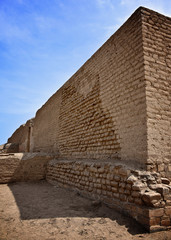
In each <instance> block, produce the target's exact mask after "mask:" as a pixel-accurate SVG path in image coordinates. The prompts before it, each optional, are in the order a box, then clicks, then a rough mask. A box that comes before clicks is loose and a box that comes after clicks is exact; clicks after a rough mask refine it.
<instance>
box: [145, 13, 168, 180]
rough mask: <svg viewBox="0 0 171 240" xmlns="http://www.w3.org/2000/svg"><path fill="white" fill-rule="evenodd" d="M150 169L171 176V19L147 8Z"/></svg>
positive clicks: (146, 43)
mask: <svg viewBox="0 0 171 240" xmlns="http://www.w3.org/2000/svg"><path fill="white" fill-rule="evenodd" d="M143 48H144V64H145V80H146V101H147V136H148V139H147V143H148V161H147V163H148V164H149V165H148V170H155V171H158V172H160V173H161V174H162V175H163V176H167V177H169V178H171V18H168V17H165V16H163V15H161V14H158V13H156V12H152V11H148V10H147V11H146V10H143Z"/></svg>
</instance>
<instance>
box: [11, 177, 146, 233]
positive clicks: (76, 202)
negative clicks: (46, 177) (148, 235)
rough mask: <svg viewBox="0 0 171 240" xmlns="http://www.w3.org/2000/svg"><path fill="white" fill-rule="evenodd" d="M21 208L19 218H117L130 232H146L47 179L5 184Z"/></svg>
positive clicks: (135, 224) (115, 219) (117, 213)
mask: <svg viewBox="0 0 171 240" xmlns="http://www.w3.org/2000/svg"><path fill="white" fill-rule="evenodd" d="M8 186H9V188H10V190H11V192H12V193H13V195H14V197H15V201H16V203H17V206H18V208H19V211H20V218H21V219H22V220H28V219H46V218H54V219H51V220H50V221H51V223H52V224H55V218H67V217H70V218H75V217H84V218H99V219H98V222H99V223H100V221H102V222H103V223H105V221H106V220H105V218H109V219H111V220H112V221H116V222H117V223H118V224H119V225H124V226H126V227H127V228H128V231H129V232H130V233H131V234H138V233H143V232H145V229H144V228H143V227H142V226H140V225H139V224H138V223H137V222H136V221H135V220H133V219H132V218H130V217H127V216H123V215H121V213H119V212H117V211H116V210H114V209H113V210H112V211H111V209H110V208H109V207H107V206H105V205H104V204H102V203H100V202H93V201H91V200H89V199H86V198H84V197H82V196H81V195H80V194H78V193H77V192H75V191H70V190H68V189H67V190H66V189H63V188H60V187H57V186H52V185H51V184H49V183H47V182H46V181H39V182H35V183H28V182H27V183H10V184H8Z"/></svg>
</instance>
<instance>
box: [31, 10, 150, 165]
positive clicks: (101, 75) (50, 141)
mask: <svg viewBox="0 0 171 240" xmlns="http://www.w3.org/2000/svg"><path fill="white" fill-rule="evenodd" d="M143 80H144V64H143V46H142V24H141V11H140V10H138V11H136V12H135V13H134V14H133V15H132V16H131V17H130V18H129V19H128V21H127V22H126V23H125V24H124V25H123V26H122V27H121V28H120V29H119V30H118V31H117V32H116V33H115V34H114V35H113V36H112V37H111V38H110V39H109V40H108V41H107V42H106V43H105V44H104V45H103V46H102V47H101V48H100V49H99V50H98V51H97V52H96V53H95V54H94V55H93V56H92V57H91V58H90V59H89V60H88V61H87V62H86V63H85V64H84V65H83V66H82V67H81V68H80V69H79V70H78V71H77V72H76V73H75V74H74V75H73V76H72V77H71V79H69V80H68V81H67V82H66V83H65V84H64V86H63V87H62V88H61V89H60V90H58V91H57V92H56V93H55V94H54V95H53V96H52V97H51V98H50V99H49V100H48V102H47V103H45V105H44V106H43V107H42V108H41V109H40V110H39V111H38V112H37V114H36V117H35V121H34V131H33V137H34V151H44V152H54V153H58V154H59V155H60V156H62V157H66V158H70V159H72V158H74V159H75V158H77V159H78V158H85V159H86V158H93V159H100V158H103V159H111V158H113V159H119V160H120V161H128V162H129V163H131V162H136V164H137V165H138V164H139V165H143V164H144V163H145V161H146V158H147V155H146V153H147V143H146V139H147V136H146V103H145V81H143Z"/></svg>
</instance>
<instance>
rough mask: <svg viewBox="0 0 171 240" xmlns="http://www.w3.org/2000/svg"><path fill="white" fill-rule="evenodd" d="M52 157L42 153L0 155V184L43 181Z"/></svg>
mask: <svg viewBox="0 0 171 240" xmlns="http://www.w3.org/2000/svg"><path fill="white" fill-rule="evenodd" d="M52 159H53V156H51V155H47V154H43V153H14V154H0V184H1V183H9V182H23V181H37V180H42V179H45V177H46V170H47V164H48V162H49V161H50V160H52Z"/></svg>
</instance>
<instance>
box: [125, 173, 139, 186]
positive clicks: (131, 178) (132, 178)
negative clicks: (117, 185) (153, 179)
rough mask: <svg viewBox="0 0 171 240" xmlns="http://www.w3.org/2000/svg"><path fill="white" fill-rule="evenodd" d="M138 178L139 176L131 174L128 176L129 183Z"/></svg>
mask: <svg viewBox="0 0 171 240" xmlns="http://www.w3.org/2000/svg"><path fill="white" fill-rule="evenodd" d="M137 180H138V178H137V177H135V176H134V175H131V176H129V177H128V178H127V183H130V184H133V183H135V182H136V181H137Z"/></svg>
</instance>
